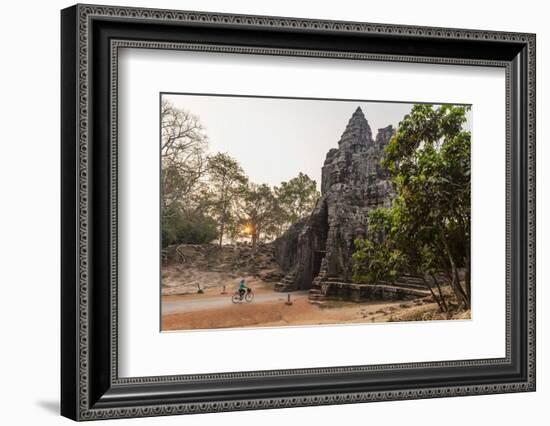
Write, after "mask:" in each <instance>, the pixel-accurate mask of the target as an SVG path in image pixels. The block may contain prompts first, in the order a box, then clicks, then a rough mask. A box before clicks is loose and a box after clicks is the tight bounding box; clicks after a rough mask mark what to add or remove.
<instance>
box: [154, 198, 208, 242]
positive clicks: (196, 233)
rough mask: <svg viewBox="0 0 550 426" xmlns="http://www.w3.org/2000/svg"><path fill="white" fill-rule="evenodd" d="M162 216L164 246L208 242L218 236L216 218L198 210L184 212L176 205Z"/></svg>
mask: <svg viewBox="0 0 550 426" xmlns="http://www.w3.org/2000/svg"><path fill="white" fill-rule="evenodd" d="M168 209H169V211H168V212H167V214H166V215H164V216H163V218H162V227H161V229H162V246H163V247H167V246H169V245H171V244H206V243H209V242H211V241H213V240H214V239H216V237H217V236H218V233H217V230H216V228H217V223H216V221H215V220H214V219H212V218H211V217H209V216H206V215H204V214H201V213H198V212H196V211H192V212H184V211H182V210H181V209H179V208H176V207H174V206H172V207H169V208H168Z"/></svg>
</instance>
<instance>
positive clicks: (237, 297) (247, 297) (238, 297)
mask: <svg viewBox="0 0 550 426" xmlns="http://www.w3.org/2000/svg"><path fill="white" fill-rule="evenodd" d="M243 300H244V301H246V302H248V303H250V302H252V300H254V292H253V291H252V289H251V288H248V289H246V293H244V294H241V293H240V291H239V290H237V291H236V292H235V293H233V296H232V297H231V301H232V302H233V303H242V302H243Z"/></svg>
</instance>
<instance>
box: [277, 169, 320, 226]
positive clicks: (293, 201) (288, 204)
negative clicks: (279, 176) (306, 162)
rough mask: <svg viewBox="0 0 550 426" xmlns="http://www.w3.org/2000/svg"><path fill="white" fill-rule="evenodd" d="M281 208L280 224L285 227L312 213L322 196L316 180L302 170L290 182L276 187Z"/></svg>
mask: <svg viewBox="0 0 550 426" xmlns="http://www.w3.org/2000/svg"><path fill="white" fill-rule="evenodd" d="M274 192H275V196H276V198H277V202H278V206H279V208H280V214H281V220H280V226H281V227H285V226H288V225H290V224H292V223H295V222H297V221H298V220H299V219H301V218H303V217H304V216H306V215H308V214H310V213H311V212H312V210H313V208H314V207H315V203H316V202H317V200H318V199H319V197H320V196H321V194H320V193H319V191H317V184H316V182H315V181H314V180H313V179H311V178H310V177H309V176H308V175H306V174H304V173H302V172H300V173H299V174H298V176H296V177H295V178H292V179H290V180H289V181H288V182H281V184H280V185H279V186H276V187H275V188H274Z"/></svg>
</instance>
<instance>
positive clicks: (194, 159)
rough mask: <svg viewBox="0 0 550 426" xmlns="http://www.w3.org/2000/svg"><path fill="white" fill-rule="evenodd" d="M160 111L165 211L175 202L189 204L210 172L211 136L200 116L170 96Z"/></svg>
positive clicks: (163, 102) (163, 202) (186, 205)
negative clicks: (174, 103) (208, 151)
mask: <svg viewBox="0 0 550 426" xmlns="http://www.w3.org/2000/svg"><path fill="white" fill-rule="evenodd" d="M160 115H161V187H162V206H163V211H165V212H168V211H169V210H168V207H169V206H170V205H171V204H173V203H177V204H180V205H184V207H185V208H189V207H190V203H193V202H194V201H195V200H194V196H195V195H196V193H197V186H198V185H199V183H200V180H201V178H202V177H203V176H204V174H205V172H206V151H207V148H208V138H207V136H206V133H205V131H204V128H203V127H202V125H201V123H200V121H199V119H198V117H196V116H194V115H193V114H191V113H189V112H187V111H185V110H183V109H180V108H176V107H175V106H174V105H173V104H172V103H170V102H169V101H168V100H166V99H163V100H162V102H161V114H160ZM170 211H171V212H173V211H174V210H170Z"/></svg>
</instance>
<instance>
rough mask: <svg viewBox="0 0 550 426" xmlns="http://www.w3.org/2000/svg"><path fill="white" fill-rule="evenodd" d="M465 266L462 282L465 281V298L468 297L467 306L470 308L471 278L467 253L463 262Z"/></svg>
mask: <svg viewBox="0 0 550 426" xmlns="http://www.w3.org/2000/svg"><path fill="white" fill-rule="evenodd" d="M465 265H466V271H465V275H464V280H465V284H466V296H467V297H468V305H469V306H471V305H472V284H471V282H472V278H471V273H472V271H471V267H470V253H468V254H467V255H466V261H465Z"/></svg>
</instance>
